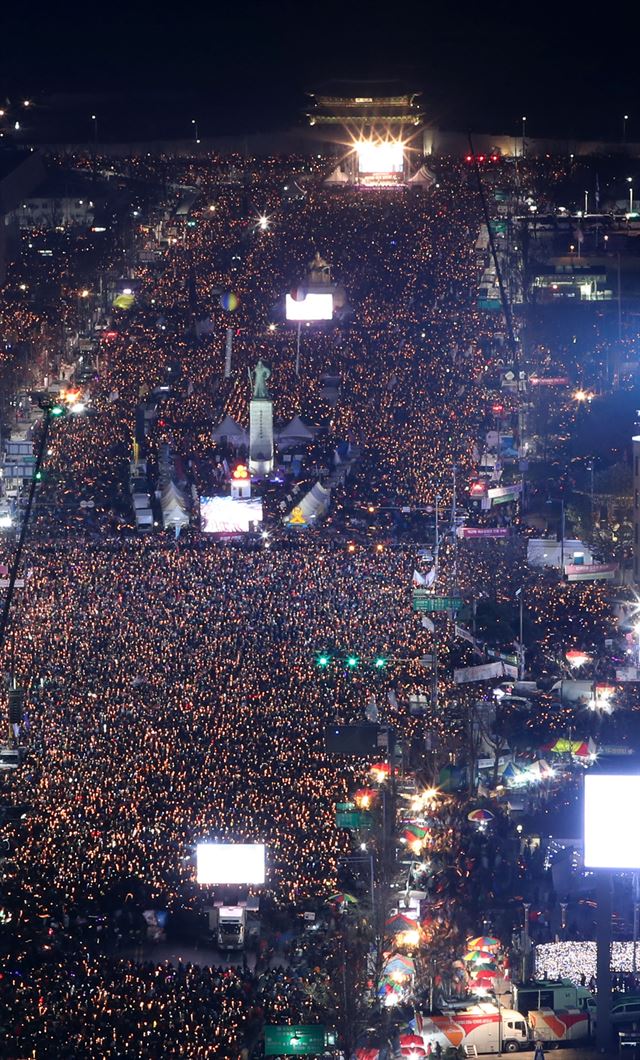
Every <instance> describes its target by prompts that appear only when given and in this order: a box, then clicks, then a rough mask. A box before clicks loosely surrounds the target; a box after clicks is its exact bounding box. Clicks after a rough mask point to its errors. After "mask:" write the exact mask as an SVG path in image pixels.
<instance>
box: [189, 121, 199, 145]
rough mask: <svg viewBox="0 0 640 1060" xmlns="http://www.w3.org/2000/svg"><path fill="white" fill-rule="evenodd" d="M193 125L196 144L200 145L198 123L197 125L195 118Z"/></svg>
mask: <svg viewBox="0 0 640 1060" xmlns="http://www.w3.org/2000/svg"><path fill="white" fill-rule="evenodd" d="M191 124H192V125H193V138H194V140H195V142H196V143H197V144H199V143H200V137H199V136H198V123H197V121H196V119H195V118H192V119H191Z"/></svg>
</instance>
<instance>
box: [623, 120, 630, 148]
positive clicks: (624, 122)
mask: <svg viewBox="0 0 640 1060" xmlns="http://www.w3.org/2000/svg"><path fill="white" fill-rule="evenodd" d="M628 121H629V115H628V114H623V115H622V142H623V144H626V142H627V122H628Z"/></svg>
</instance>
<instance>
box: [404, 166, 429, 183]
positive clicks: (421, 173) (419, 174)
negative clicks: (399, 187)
mask: <svg viewBox="0 0 640 1060" xmlns="http://www.w3.org/2000/svg"><path fill="white" fill-rule="evenodd" d="M435 182H436V178H435V177H434V175H433V173H431V172H430V171H429V170H428V169H427V167H426V166H420V169H418V170H416V172H415V173H414V174H413V176H412V177H409V179H408V181H407V184H411V185H413V187H415V186H416V185H418V186H420V187H423V188H430V187H431V185H432V184H435Z"/></svg>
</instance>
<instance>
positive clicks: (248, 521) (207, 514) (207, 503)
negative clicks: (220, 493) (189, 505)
mask: <svg viewBox="0 0 640 1060" xmlns="http://www.w3.org/2000/svg"><path fill="white" fill-rule="evenodd" d="M200 517H201V520H202V529H203V531H204V533H205V534H246V533H248V532H249V531H250V530H253V529H255V527H256V525H257V524H259V523H261V522H262V501H261V500H260V499H259V498H257V497H252V498H250V499H249V500H246V501H241V500H237V499H236V498H235V497H201V499H200Z"/></svg>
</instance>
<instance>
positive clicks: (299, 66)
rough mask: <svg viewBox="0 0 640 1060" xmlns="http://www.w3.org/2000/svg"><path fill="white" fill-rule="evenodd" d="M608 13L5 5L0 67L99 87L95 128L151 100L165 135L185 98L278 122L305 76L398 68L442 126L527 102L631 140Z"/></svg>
mask: <svg viewBox="0 0 640 1060" xmlns="http://www.w3.org/2000/svg"><path fill="white" fill-rule="evenodd" d="M603 21H604V22H605V25H604V26H603ZM623 21H624V14H623V11H622V10H621V12H620V19H618V20H616V19H614V16H613V14H612V16H611V28H610V29H608V28H607V26H606V17H604V18H603V14H602V12H601V13H600V16H599V18H598V25H597V26H596V24H595V22H593V21H592V20H590V18H589V9H588V7H584V6H583V7H580V6H576V5H568V4H546V5H540V4H537V5H532V4H528V5H525V4H519V5H513V7H512V6H511V5H509V4H503V3H496V2H492V3H490V4H480V3H476V4H473V5H472V4H468V3H463V4H452V3H451V2H448V3H440V4H425V3H422V4H417V3H415V2H414V3H407V4H404V5H402V4H398V3H387V4H384V5H382V4H376V3H363V2H359V0H356V2H354V0H343V2H337V0H325V2H324V3H322V4H320V5H318V4H313V7H312V6H311V5H308V6H307V5H305V4H304V2H297V3H293V2H292V0H279V2H277V3H269V2H259V0H244V2H243V3H239V4H227V5H226V6H225V5H224V4H217V5H207V6H206V8H204V9H203V7H202V5H197V4H173V5H172V6H171V7H168V6H167V7H165V6H163V5H162V4H153V5H151V4H135V2H134V3H133V4H131V5H121V6H119V5H114V4H102V5H98V4H93V5H91V4H86V5H84V6H82V7H81V6H80V5H75V4H74V3H71V4H64V5H60V4H51V3H49V4H44V3H42V2H36V3H34V4H33V3H32V4H29V5H28V6H23V5H15V4H14V5H12V6H11V7H10V8H8V9H7V10H6V11H5V12H3V27H2V34H1V39H0V71H1V74H0V80H1V81H2V82H4V85H3V93H4V95H7V96H9V97H10V98H13V97H15V96H20V95H22V96H33V97H34V98H40V99H42V100H45V99H51V97H52V94H53V93H61V92H64V93H73V94H74V95H75V96H77V95H78V94H82V93H96V92H100V93H109V94H110V96H111V98H110V100H106V99H105V100H104V102H103V106H102V114H103V116H104V120H105V123H106V124H105V127H104V128H103V129H102V131H103V133H104V134H105V135H106V134H107V133H109V134H110V135H115V134H116V133H117V131H118V127H119V126H120V127H122V128H125V127H127V128H131V129H133V128H134V127H135V128H137V126H138V125H139V126H140V127H141V130H142V129H143V128H144V125H145V122H147V121H153V122H154V123H157V122H158V121H159V119H160V116H161V113H163V115H164V119H165V120H166V124H167V132H169V133H170V134H172V135H179V134H180V132H181V128H182V126H183V125H186V124H188V117H190V116H191V114H190V112H191V111H192V110H193V109H194V108H195V109H196V110H197V112H198V114H197V116H198V118H199V121H200V123H201V130H200V131H201V135H203V136H208V135H215V134H216V133H223V132H245V131H246V132H248V131H251V130H252V129H264V128H271V127H286V126H290V125H291V124H293V123H295V122H296V121H297V120H299V119H300V112H301V110H302V109H303V106H304V90H305V89H306V88H308V87H310V86H313V84H314V83H317V82H318V81H320V80H324V79H325V78H329V77H368V78H384V77H392V76H397V77H402V78H404V79H406V80H407V81H409V82H410V83H411V84H412V85H415V86H416V87H418V88H420V89H422V90H423V92H424V103H425V110H426V114H427V116H428V117H429V118H431V119H432V120H433V121H434V122H435V123H436V124H438V125H439V126H440V127H442V128H458V129H467V128H471V129H472V130H476V131H481V130H485V131H495V132H502V131H504V132H512V131H513V132H514V133H515V132H517V131H518V130H519V128H520V118H521V115H522V114H526V115H527V118H528V126H527V128H528V132H529V135H530V136H535V135H536V134H537V133H540V134H546V135H559V136H563V137H564V136H566V137H578V136H594V137H604V138H611V139H614V138H620V136H621V127H622V115H623V114H624V113H625V112H627V113H629V114H630V115H631V121H630V122H629V126H628V138H629V139H638V140H640V107H638V108H636V106H635V99H636V89H635V84H636V75H635V59H634V55H633V50H634V49H635V42H634V35H633V33H626V32H625V31H624V28H623V26H622V22H623ZM614 23H616V25H614ZM0 92H2V89H0ZM118 93H120V96H119V97H118V96H117V94H118ZM57 106H58V109H60V100H58V103H57ZM92 106H93V104H89V107H90V108H91V107H92ZM69 108H70V110H72V109H73V106H72V104H71V103H69ZM159 111H160V112H161V113H159ZM634 111H637V115H636V118H637V128H636V126H635V120H634ZM154 130H155V124H154ZM174 130H176V131H175V132H174Z"/></svg>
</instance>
